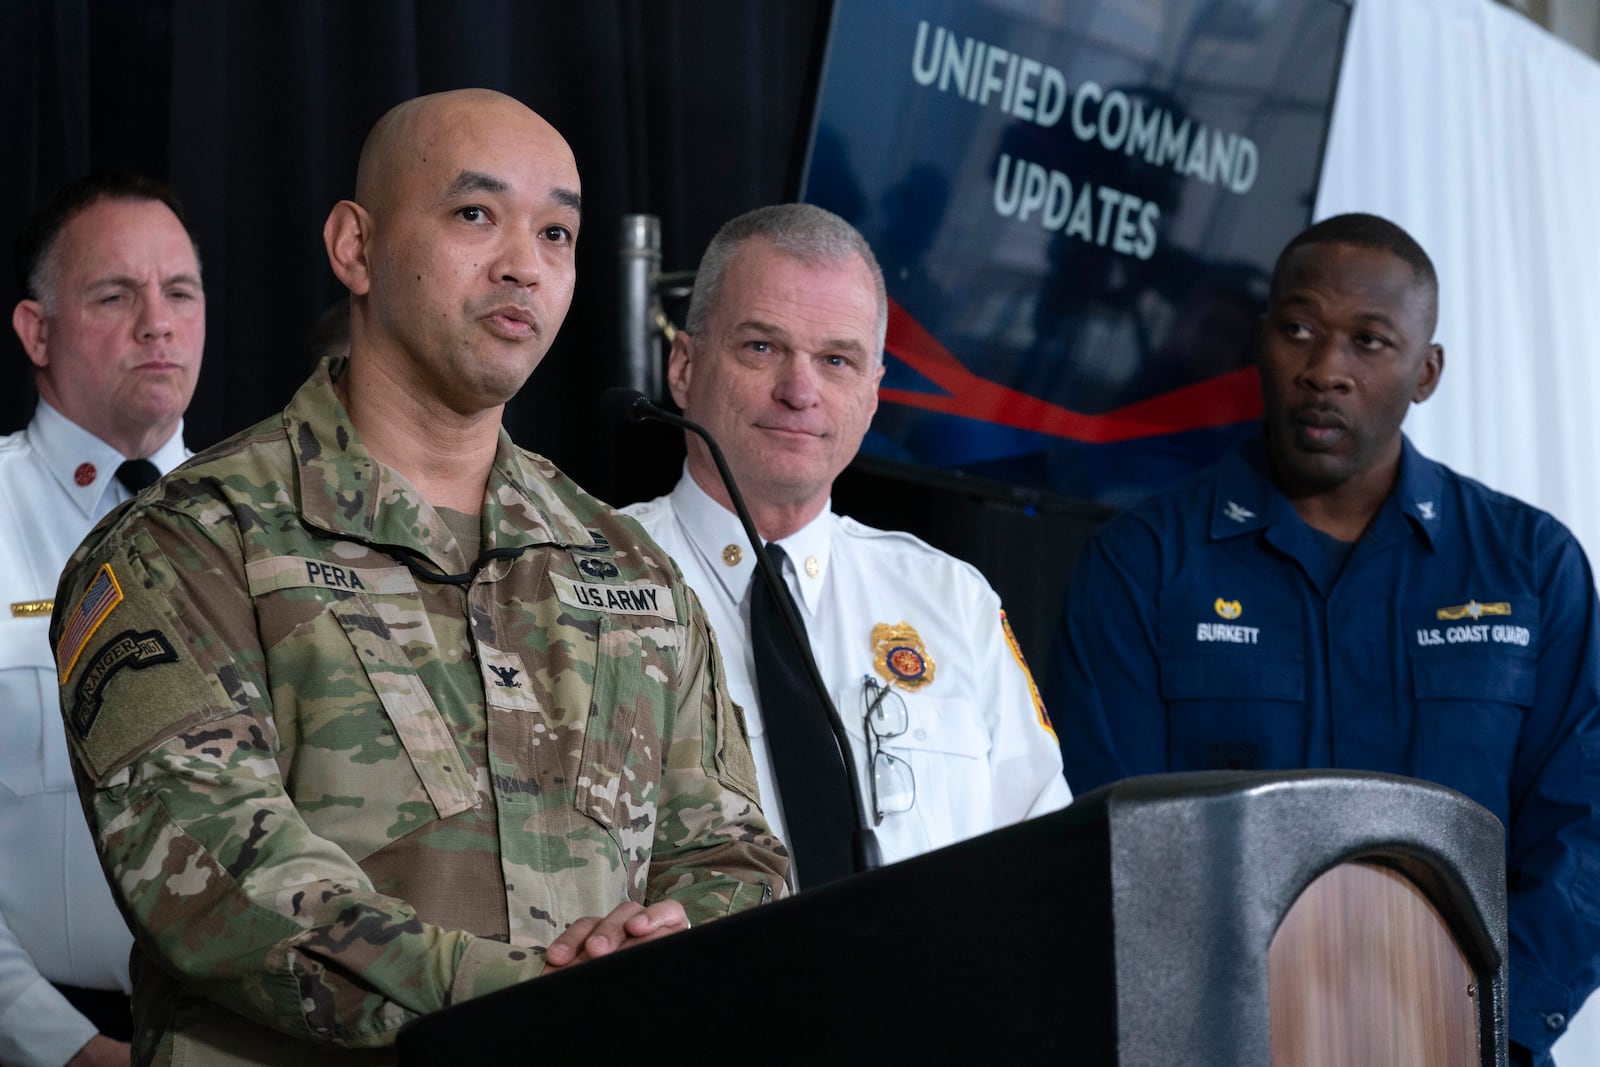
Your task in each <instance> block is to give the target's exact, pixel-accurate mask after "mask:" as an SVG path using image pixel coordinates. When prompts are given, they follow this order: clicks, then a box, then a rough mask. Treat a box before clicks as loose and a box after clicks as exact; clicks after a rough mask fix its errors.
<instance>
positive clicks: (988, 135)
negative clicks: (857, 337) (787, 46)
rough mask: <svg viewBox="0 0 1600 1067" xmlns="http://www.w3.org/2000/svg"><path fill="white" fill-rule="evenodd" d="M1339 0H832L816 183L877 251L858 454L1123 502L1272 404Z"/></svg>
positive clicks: (817, 200) (818, 193)
mask: <svg viewBox="0 0 1600 1067" xmlns="http://www.w3.org/2000/svg"><path fill="white" fill-rule="evenodd" d="M1349 16H1350V8H1349V5H1348V3H1347V2H1346V0H1056V2H1044V0H1037V2H1033V3H1023V2H1020V0H1018V2H1011V3H1006V2H1001V0H944V2H935V0H928V2H897V3H892V4H890V3H883V2H882V0H837V2H836V5H835V8H834V13H833V25H832V29H831V32H830V36H829V40H828V46H827V49H826V55H825V59H824V62H823V66H822V69H821V72H820V76H819V82H818V92H817V104H816V113H815V125H814V132H813V136H812V140H811V146H810V152H809V155H808V158H807V161H806V164H805V167H804V174H803V178H802V184H801V196H802V198H803V199H805V200H806V201H809V202H811V203H814V204H818V205H820V206H822V207H826V208H828V209H830V210H832V211H834V212H837V213H838V214H840V215H842V216H844V217H845V218H846V219H848V220H850V221H851V222H852V223H854V224H855V225H856V226H857V227H858V228H859V229H860V230H861V231H862V233H864V234H865V235H866V237H867V240H868V241H869V242H870V243H871V245H872V247H873V249H874V251H875V252H876V254H877V256H878V259H879V262H880V263H881V264H882V266H883V271H884V276H885V280H886V282H887V285H888V291H889V301H890V316H889V336H888V343H887V353H886V355H885V362H886V368H887V369H886V373H885V375H884V379H883V388H882V392H881V396H880V403H879V407H878V413H877V416H876V418H875V419H874V421H873V426H872V430H871V432H870V433H869V435H868V438H867V442H866V444H865V446H864V451H865V452H867V453H869V454H872V455H875V456H879V457H883V458H886V459H890V460H898V461H903V462H905V463H909V464H914V465H916V466H917V467H919V468H925V469H930V468H931V469H934V470H939V471H949V472H962V473H965V474H968V475H978V476H981V477H982V478H984V479H989V480H992V481H994V482H996V483H1001V484H1006V485H1014V486H1029V487H1035V488H1039V489H1046V490H1053V491H1055V492H1059V493H1062V494H1066V495H1068V496H1072V497H1076V498H1082V499H1089V500H1094V501H1097V502H1100V503H1104V504H1110V505H1113V506H1124V505H1126V504H1129V503H1132V502H1134V501H1136V500H1138V499H1140V498H1141V497H1143V496H1145V495H1148V494H1149V493H1151V492H1153V491H1155V490H1157V489H1160V488H1162V487H1164V486H1166V485H1169V484H1171V483H1172V482H1174V481H1175V480H1177V479H1179V478H1181V477H1183V476H1184V475H1186V474H1188V473H1190V472H1192V471H1194V470H1197V469H1199V468H1201V467H1204V466H1207V465H1209V464H1210V463H1211V462H1213V461H1214V460H1215V459H1216V458H1217V457H1218V456H1219V455H1220V454H1221V453H1222V452H1223V451H1224V450H1226V449H1227V448H1228V447H1229V446H1230V445H1231V444H1232V443H1233V442H1235V441H1236V440H1238V439H1239V438H1240V437H1241V436H1243V435H1245V434H1247V433H1249V432H1250V430H1251V429H1252V427H1253V426H1254V425H1255V423H1256V420H1257V419H1258V418H1259V415H1260V411H1261V401H1260V396H1259V391H1258V385H1257V382H1256V377H1255V371H1254V369H1253V366H1252V360H1253V349H1254V341H1255V333H1256V329H1257V323H1258V320H1259V316H1260V314H1261V312H1262V311H1263V310H1264V308H1265V300H1266V292H1267V280H1268V277H1269V275H1270V273H1271V268H1272V262H1273V260H1274V258H1275V257H1276V255H1277V253H1278V251H1279V250H1280V249H1281V248H1282V247H1283V245H1284V243H1285V242H1286V241H1287V240H1288V239H1289V238H1290V237H1292V236H1293V235H1294V234H1295V233H1296V232H1298V231H1299V230H1301V229H1302V228H1304V227H1305V226H1306V225H1307V224H1308V223H1309V222H1310V218H1311V210H1312V204H1313V203H1314V201H1315V197H1316V187H1317V176H1318V171H1319V168H1320V165H1321V159H1322V149H1323V144H1324V140H1325V137H1326V133H1327V126H1328V116H1329V111H1330V108H1331V105H1332V101H1333V92H1334V87H1335V84H1336V82H1337V76H1338V69H1339V60H1340V56H1341V52H1342V47H1343V41H1344V32H1345V26H1346V23H1347V22H1348V20H1349Z"/></svg>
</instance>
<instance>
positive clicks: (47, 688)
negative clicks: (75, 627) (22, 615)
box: [0, 615, 73, 796]
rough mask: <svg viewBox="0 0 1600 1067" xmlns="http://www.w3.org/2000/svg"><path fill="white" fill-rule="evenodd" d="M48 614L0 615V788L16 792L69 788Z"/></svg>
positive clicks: (26, 792)
mask: <svg viewBox="0 0 1600 1067" xmlns="http://www.w3.org/2000/svg"><path fill="white" fill-rule="evenodd" d="M60 708H61V698H60V696H59V693H58V690H57V687H56V664H55V659H54V657H53V656H52V655H51V654H50V617H49V616H48V615H41V616H38V617H37V618H31V619H14V618H6V619H0V786H3V787H4V788H5V789H7V790H8V791H10V792H11V793H12V794H13V795H15V796H32V795H34V794H36V793H44V792H52V793H54V792H62V791H65V790H70V789H72V788H73V784H72V764H71V762H70V761H69V760H68V759H67V745H66V731H65V728H64V727H63V726H62V724H61V710H60Z"/></svg>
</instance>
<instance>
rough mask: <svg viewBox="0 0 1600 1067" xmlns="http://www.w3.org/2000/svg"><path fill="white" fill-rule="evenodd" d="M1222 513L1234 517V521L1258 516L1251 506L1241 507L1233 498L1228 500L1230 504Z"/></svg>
mask: <svg viewBox="0 0 1600 1067" xmlns="http://www.w3.org/2000/svg"><path fill="white" fill-rule="evenodd" d="M1222 513H1223V514H1224V515H1226V516H1228V518H1230V519H1232V520H1233V521H1234V522H1243V521H1244V520H1246V519H1253V518H1255V517H1256V513H1255V512H1253V511H1251V510H1250V509H1249V508H1244V507H1240V506H1239V505H1238V504H1235V503H1234V502H1233V501H1231V500H1230V501H1228V506H1227V507H1226V508H1224V509H1223V510H1222Z"/></svg>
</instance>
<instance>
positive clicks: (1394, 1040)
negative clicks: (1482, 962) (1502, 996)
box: [1267, 863, 1482, 1067]
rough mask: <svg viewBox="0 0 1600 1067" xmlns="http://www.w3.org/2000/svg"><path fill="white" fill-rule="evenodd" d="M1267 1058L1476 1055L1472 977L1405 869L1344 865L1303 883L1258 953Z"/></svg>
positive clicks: (1387, 1065)
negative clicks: (1262, 962)
mask: <svg viewBox="0 0 1600 1067" xmlns="http://www.w3.org/2000/svg"><path fill="white" fill-rule="evenodd" d="M1267 989H1268V997H1269V1001H1270V1020H1271V1031H1272V1064H1273V1067H1402V1065H1403V1067H1460V1065H1461V1064H1475V1063H1480V1062H1482V1060H1481V1058H1480V1052H1479V1046H1478V1014H1479V1013H1478V1004H1477V999H1476V998H1477V984H1476V978H1475V976H1474V974H1473V972H1472V969H1471V967H1470V966H1469V965H1468V963H1467V959H1466V957H1465V956H1464V955H1463V954H1462V952H1461V949H1460V947H1459V946H1458V945H1457V944H1456V942H1455V940H1454V938H1452V937H1451V936H1450V931H1449V929H1448V928H1447V927H1446V925H1445V922H1444V920H1443V919H1442V918H1441V917H1440V915H1439V912H1438V909H1436V908H1435V907H1434V906H1433V904H1432V903H1431V902H1430V901H1429V900H1428V899H1427V897H1425V896H1423V894H1422V892H1421V891H1420V890H1419V889H1418V888H1417V887H1416V885H1414V884H1413V883H1412V882H1411V880H1410V879H1408V878H1406V877H1405V876H1404V875H1402V874H1400V873H1398V872H1396V871H1393V870H1391V869H1389V868H1387V867H1381V866H1378V865H1377V864H1372V863H1345V864H1340V865H1339V866H1337V867H1334V868H1332V869H1331V870H1329V871H1327V872H1326V873H1325V874H1323V875H1322V876H1321V877H1319V878H1318V879H1317V880H1316V881H1314V882H1312V883H1311V884H1310V885H1309V886H1307V887H1306V889H1305V892H1303V893H1302V894H1301V895H1300V897H1299V898H1298V899H1296V900H1295V902H1294V906H1293V907H1292V908H1290V909H1289V913H1288V914H1287V915H1286V916H1284V919H1283V922H1282V924H1281V925H1280V926H1279V927H1278V932H1277V934H1276V935H1274V937H1273V939H1272V944H1271V947H1270V948H1269V949H1268V951H1267Z"/></svg>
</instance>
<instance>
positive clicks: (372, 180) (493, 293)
mask: <svg viewBox="0 0 1600 1067" xmlns="http://www.w3.org/2000/svg"><path fill="white" fill-rule="evenodd" d="M581 221H582V213H581V200H580V196H579V185H578V169H577V163H576V162H575V161H574V159H573V157H572V149H571V148H570V147H568V145H567V142H566V140H565V139H563V138H562V136H561V134H559V133H557V132H556V130H555V128H554V127H553V126H551V125H550V124H549V123H548V122H546V121H545V120H544V119H542V118H540V117H539V116H538V115H536V114H534V113H533V112H532V111H531V110H529V109H528V108H527V107H525V106H524V105H523V104H521V103H519V102H518V101H516V100H513V99H512V98H511V97H509V96H505V95H503V94H501V93H496V92H490V91H488V90H484V89H464V90H458V91H455V92H448V93H437V94H435V95H432V96H424V97H419V98H418V99H416V100H409V101H407V102H406V103H403V104H401V105H399V106H398V107H396V108H394V109H393V110H391V111H390V112H389V113H388V114H386V115H384V116H383V118H381V119H379V120H378V123H377V125H375V126H374V127H373V129H372V132H371V133H370V134H369V135H368V136H367V141H366V144H365V145H364V146H363V147H362V150H361V160H360V164H359V169H358V171H357V174H356V199H355V200H354V201H349V200H345V201H340V202H339V203H338V204H336V205H334V208H333V210H332V211H331V212H330V213H329V216H328V221H327V222H326V223H325V224H324V226H323V240H324V243H325V244H326V246H327V249H328V259H329V262H330V264H331V265H332V266H333V270H334V273H335V274H336V275H338V277H339V279H340V281H342V282H344V284H345V286H346V287H347V288H348V289H349V290H350V294H351V302H350V367H351V368H352V374H354V375H355V377H356V378H365V377H366V376H367V372H369V371H370V372H372V373H375V374H376V373H382V374H385V375H387V376H388V377H389V379H390V381H391V382H393V383H394V385H395V388H396V391H397V392H399V393H401V394H403V395H405V396H407V397H426V398H431V400H432V401H433V402H436V403H437V404H438V405H440V406H443V407H447V408H449V409H450V410H451V411H452V412H455V413H457V414H460V415H466V416H469V417H471V416H474V415H476V414H478V413H484V412H488V411H490V410H491V409H494V408H497V407H498V406H499V405H501V404H504V403H505V401H506V400H507V399H509V398H510V396H511V395H513V394H514V393H515V392H516V391H517V389H519V388H521V386H522V383H523V382H524V381H525V380H526V379H527V377H528V375H529V374H531V373H532V371H533V368H534V367H535V366H536V365H537V364H538V362H539V360H540V359H542V358H543V356H544V354H545V352H546V351H547V350H548V349H549V346H550V343H551V341H553V340H554V339H555V335H556V331H557V330H558V329H559V328H560V326H561V323H562V320H563V319H564V318H565V316H566V313H567V309H568V307H569V306H570V303H571V299H572V290H573V284H574V281H575V264H576V261H575V257H574V252H575V246H576V243H577V239H578V229H579V224H580V222H581ZM354 380H355V379H354V378H352V382H354ZM351 388H354V385H352V386H351Z"/></svg>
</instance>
